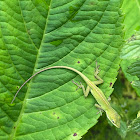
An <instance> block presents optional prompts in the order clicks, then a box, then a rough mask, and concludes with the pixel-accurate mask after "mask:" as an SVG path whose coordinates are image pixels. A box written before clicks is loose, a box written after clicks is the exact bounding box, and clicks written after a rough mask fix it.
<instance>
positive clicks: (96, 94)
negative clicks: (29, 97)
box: [11, 63, 121, 128]
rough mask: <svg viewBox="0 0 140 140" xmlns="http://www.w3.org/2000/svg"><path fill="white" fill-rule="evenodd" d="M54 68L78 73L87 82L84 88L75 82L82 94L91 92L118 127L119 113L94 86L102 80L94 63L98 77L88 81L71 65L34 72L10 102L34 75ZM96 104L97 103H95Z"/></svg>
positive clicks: (99, 106)
mask: <svg viewBox="0 0 140 140" xmlns="http://www.w3.org/2000/svg"><path fill="white" fill-rule="evenodd" d="M54 68H63V69H69V70H72V71H74V72H76V73H77V74H79V75H80V76H81V77H82V78H83V80H84V81H85V82H86V84H87V88H86V90H85V88H84V86H83V85H82V84H80V85H78V84H76V83H75V84H76V85H77V86H78V87H79V88H82V89H83V92H84V96H85V97H87V96H88V94H89V92H91V94H92V95H93V96H94V98H95V99H96V101H97V102H98V104H99V105H98V108H100V109H102V110H104V111H105V112H106V115H107V118H108V119H109V120H110V121H111V123H112V124H113V125H115V126H116V127H118V128H120V119H121V118H120V115H119V114H118V113H117V112H116V111H115V110H114V109H113V108H112V107H111V105H110V103H109V102H108V100H107V99H106V97H105V95H104V94H103V92H102V91H101V90H100V89H99V88H98V87H97V86H96V85H98V84H101V83H103V80H102V79H101V78H100V77H99V76H98V73H99V69H98V68H99V66H97V63H96V70H95V73H94V76H95V78H96V79H98V81H93V82H92V81H90V80H89V79H88V78H87V77H86V76H85V75H84V74H82V73H81V72H80V71H78V70H76V69H74V68H71V67H67V66H52V67H48V68H44V69H42V70H40V71H38V72H36V73H35V74H34V75H32V76H31V77H30V78H29V79H28V80H27V81H25V82H24V83H23V85H22V86H21V87H20V88H19V89H18V91H17V93H16V94H15V96H14V98H13V100H12V102H11V104H12V103H13V101H14V100H15V98H16V96H17V94H18V92H19V91H20V90H21V88H22V87H23V86H24V85H25V84H26V83H27V82H28V81H30V80H31V79H32V78H33V77H34V76H36V75H37V74H39V73H41V72H43V71H46V70H49V69H54ZM96 106H97V105H96Z"/></svg>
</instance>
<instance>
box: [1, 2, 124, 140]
mask: <svg viewBox="0 0 140 140" xmlns="http://www.w3.org/2000/svg"><path fill="white" fill-rule="evenodd" d="M120 6H121V2H120V0H106V1H100V0H99V1H97V0H79V1H77V0H65V1H54V0H46V1H45V0H32V1H30V0H24V1H23V0H12V1H10V0H4V1H3V0H2V1H0V49H1V50H0V93H1V94H0V106H1V108H0V139H1V140H7V139H11V140H12V139H16V140H24V139H28V140H33V139H34V140H41V139H44V140H45V139H49V140H54V139H67V140H71V139H80V138H81V136H82V135H84V134H85V133H86V132H87V130H88V129H89V128H91V127H92V126H93V125H95V124H96V123H97V119H98V118H99V114H98V115H97V112H98V110H97V109H96V108H95V107H94V104H95V102H96V101H95V99H94V98H93V97H92V96H91V95H90V96H89V97H87V98H86V99H85V98H84V96H83V93H82V90H77V91H76V88H77V87H76V86H75V85H74V84H73V83H72V82H71V81H72V80H73V79H74V80H75V81H80V82H82V83H84V81H82V79H81V78H80V77H79V76H77V74H75V73H73V72H72V71H69V70H66V69H65V70H64V69H63V70H62V69H61V70H60V69H57V70H49V71H45V72H43V73H41V74H39V75H37V76H36V77H35V78H34V79H32V80H31V81H30V82H29V83H28V84H27V85H25V86H24V88H23V89H22V90H21V91H20V93H19V95H18V96H17V98H16V100H15V102H14V104H12V105H11V104H10V102H11V100H12V98H13V96H14V94H15V92H16V91H17V89H18V88H19V86H21V85H22V84H23V83H24V82H25V80H27V79H28V78H29V77H30V76H31V75H32V74H33V73H35V72H36V71H37V69H40V68H43V67H49V66H52V65H67V66H70V67H73V68H76V69H77V70H79V71H81V72H82V73H84V74H85V75H86V76H87V77H89V78H90V79H91V80H95V78H94V77H93V70H94V67H95V60H97V61H98V64H100V69H101V72H100V74H99V75H100V77H102V78H103V80H104V84H102V85H100V86H99V87H100V88H101V89H102V90H103V92H104V93H105V95H106V96H107V97H108V96H109V95H110V94H111V93H112V91H113V89H112V85H113V83H114V82H115V80H116V78H115V77H116V75H117V70H118V69H119V62H120V59H119V50H120V48H121V45H122V36H123V33H122V25H121V22H122V19H123V18H122V15H121V12H120V10H119V7H120Z"/></svg>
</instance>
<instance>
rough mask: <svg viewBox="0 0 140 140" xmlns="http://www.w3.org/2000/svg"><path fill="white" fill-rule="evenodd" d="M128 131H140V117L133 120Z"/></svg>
mask: <svg viewBox="0 0 140 140" xmlns="http://www.w3.org/2000/svg"><path fill="white" fill-rule="evenodd" d="M128 131H134V132H139V133H140V117H139V118H137V119H135V120H133V122H132V123H131V124H130V125H129V129H128Z"/></svg>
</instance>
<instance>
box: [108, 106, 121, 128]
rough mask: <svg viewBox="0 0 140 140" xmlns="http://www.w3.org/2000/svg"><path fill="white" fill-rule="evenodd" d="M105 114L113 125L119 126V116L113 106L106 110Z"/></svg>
mask: <svg viewBox="0 0 140 140" xmlns="http://www.w3.org/2000/svg"><path fill="white" fill-rule="evenodd" d="M106 115H107V118H108V119H109V120H110V121H111V123H112V124H113V125H115V126H116V127H117V128H120V123H121V117H120V115H119V114H118V113H117V112H116V111H115V110H114V109H113V108H112V109H111V110H109V111H107V112H106Z"/></svg>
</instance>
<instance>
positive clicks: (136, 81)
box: [121, 31, 140, 96]
mask: <svg viewBox="0 0 140 140" xmlns="http://www.w3.org/2000/svg"><path fill="white" fill-rule="evenodd" d="M121 58H122V59H123V61H122V62H121V67H122V70H123V72H124V74H125V77H126V78H127V79H128V81H130V82H131V84H132V87H133V88H134V89H135V90H136V92H137V93H138V95H139V96H140V31H138V32H136V34H135V35H134V36H133V39H132V38H130V39H128V42H127V43H126V44H125V46H124V47H123V48H122V52H121Z"/></svg>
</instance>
